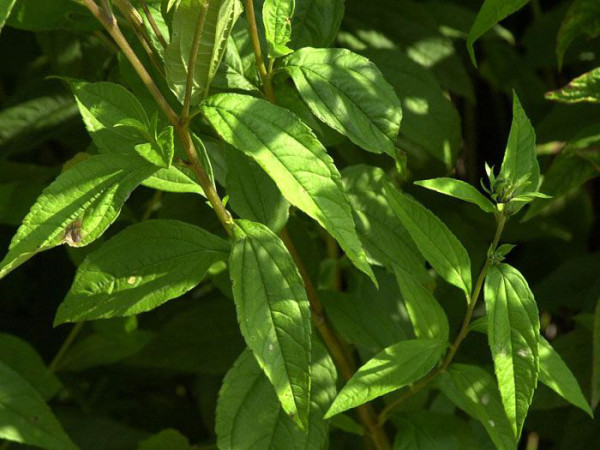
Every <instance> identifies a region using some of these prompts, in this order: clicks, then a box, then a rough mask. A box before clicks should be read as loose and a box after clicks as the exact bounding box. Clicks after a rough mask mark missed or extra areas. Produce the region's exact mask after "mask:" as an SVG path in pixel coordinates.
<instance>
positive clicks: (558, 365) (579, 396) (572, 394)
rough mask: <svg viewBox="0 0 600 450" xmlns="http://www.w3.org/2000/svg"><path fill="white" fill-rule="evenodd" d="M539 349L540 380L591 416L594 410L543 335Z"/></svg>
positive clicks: (569, 371)
mask: <svg viewBox="0 0 600 450" xmlns="http://www.w3.org/2000/svg"><path fill="white" fill-rule="evenodd" d="M539 350H540V381H541V382H542V383H544V384H545V385H546V386H548V387H549V388H550V389H552V390H553V391H554V392H556V393H557V394H558V395H560V396H561V397H562V398H564V399H565V400H566V401H568V402H569V403H571V404H573V405H575V406H577V407H578V408H580V409H581V410H582V411H584V412H586V413H587V414H588V415H589V416H590V417H592V418H593V417H594V412H593V411H592V409H591V408H590V404H589V403H588V401H587V400H586V398H585V396H584V395H583V393H582V392H581V388H580V387H579V383H578V382H577V379H576V378H575V376H574V375H573V373H572V372H571V370H570V369H569V368H568V367H567V365H566V364H565V362H564V361H563V360H562V358H561V357H560V355H559V354H558V353H557V351H556V350H554V348H552V346H551V345H550V343H549V342H548V341H547V340H546V339H545V338H544V337H543V336H541V337H540V348H539Z"/></svg>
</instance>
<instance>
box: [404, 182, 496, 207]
mask: <svg viewBox="0 0 600 450" xmlns="http://www.w3.org/2000/svg"><path fill="white" fill-rule="evenodd" d="M415 184H417V185H419V186H422V187H424V188H427V189H431V190H432V191H436V192H440V193H442V194H446V195H449V196H450V197H455V198H459V199H461V200H464V201H465V202H469V203H473V204H474V205H477V206H479V207H480V208H481V209H482V210H483V211H485V212H488V213H493V212H494V211H495V210H496V208H495V207H494V204H493V203H492V202H491V200H490V199H488V198H487V197H486V196H484V195H483V194H482V193H481V192H479V191H478V190H477V189H476V188H475V187H474V186H471V185H470V184H469V183H465V182H464V181H460V180H456V179H454V178H433V179H431V180H422V181H416V182H415Z"/></svg>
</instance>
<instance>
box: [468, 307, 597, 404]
mask: <svg viewBox="0 0 600 450" xmlns="http://www.w3.org/2000/svg"><path fill="white" fill-rule="evenodd" d="M469 330H471V331H476V332H478V333H484V334H487V332H488V318H487V316H483V317H480V318H479V319H477V320H474V321H473V322H471V325H470V326H469ZM539 354H540V375H539V381H540V382H542V383H544V384H545V385H546V386H548V387H549V388H550V389H552V390H553V391H554V392H556V393H557V394H558V395H560V396H561V397H562V398H564V399H565V400H566V401H568V402H569V403H571V404H573V405H575V406H577V407H578V408H580V409H581V410H582V411H585V412H586V413H587V414H589V415H590V416H593V412H592V410H591V408H590V405H589V403H588V402H587V400H586V399H585V396H584V395H583V393H582V392H581V388H580V387H579V383H578V382H577V379H576V378H575V376H574V375H573V373H572V372H571V370H570V369H569V368H568V367H567V365H566V364H565V362H564V361H563V360H562V358H561V357H560V355H559V354H558V352H557V351H556V350H554V348H553V347H552V346H551V345H550V343H549V342H548V341H547V340H546V339H545V338H544V337H543V336H540V346H539Z"/></svg>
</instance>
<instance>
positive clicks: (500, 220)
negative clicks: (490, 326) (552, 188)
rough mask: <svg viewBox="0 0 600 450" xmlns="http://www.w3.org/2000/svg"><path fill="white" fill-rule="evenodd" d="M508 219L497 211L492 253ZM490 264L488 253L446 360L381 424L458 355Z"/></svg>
mask: <svg viewBox="0 0 600 450" xmlns="http://www.w3.org/2000/svg"><path fill="white" fill-rule="evenodd" d="M506 220H507V216H506V215H505V214H504V213H502V212H500V211H498V212H497V213H496V234H495V235H494V239H493V240H492V243H491V245H490V250H489V253H490V255H491V254H492V253H493V252H494V251H495V250H496V248H497V247H498V243H499V242H500V237H501V236H502V231H503V230H504V225H505V224H506ZM490 264H491V257H490V256H489V255H488V257H487V258H486V260H485V263H484V265H483V267H482V268H481V271H480V272H479V277H477V281H476V282H475V287H474V288H473V291H472V293H471V295H470V296H469V304H468V306H467V312H466V313H465V317H464V319H463V322H462V325H461V327H460V330H459V331H458V334H457V335H456V339H454V342H453V343H452V344H450V348H449V349H448V352H447V353H446V356H445V358H444V360H443V361H442V363H441V364H440V365H439V366H438V367H437V368H436V369H435V370H433V371H431V372H429V374H428V375H427V376H426V377H425V378H423V379H421V380H420V381H418V382H416V383H415V384H413V385H412V386H411V387H410V389H408V390H406V391H405V392H404V393H403V394H402V395H401V396H400V397H398V398H397V399H396V400H394V401H393V402H391V403H390V404H389V405H387V406H386V407H385V408H384V409H383V410H382V411H381V414H379V425H380V426H383V424H385V422H386V421H387V419H388V418H389V416H390V414H391V413H392V411H393V410H394V409H395V408H396V407H398V406H399V405H400V404H401V403H403V402H404V401H405V400H406V399H408V398H410V397H412V396H413V395H415V394H416V393H418V392H420V391H421V390H423V389H424V388H425V387H427V386H428V385H429V383H430V382H431V381H432V380H433V379H435V378H437V376H438V375H440V374H442V373H443V372H444V371H445V370H446V369H447V368H448V366H449V365H450V363H451V362H452V360H453V359H454V356H455V355H456V352H457V351H458V348H459V347H460V345H461V344H462V342H463V341H464V339H465V338H466V337H467V334H469V325H470V324H471V318H472V317H473V311H475V306H476V305H477V301H478V300H479V295H480V293H481V288H482V287H483V282H484V281H485V277H486V275H487V272H488V269H489V268H490Z"/></svg>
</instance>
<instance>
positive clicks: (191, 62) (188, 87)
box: [180, 0, 210, 127]
mask: <svg viewBox="0 0 600 450" xmlns="http://www.w3.org/2000/svg"><path fill="white" fill-rule="evenodd" d="M209 3H210V0H206V2H205V3H204V6H203V8H202V11H200V14H199V15H198V22H197V23H196V29H195V30H194V40H193V41H192V48H191V50H190V57H189V59H188V73H187V79H186V81H185V98H184V99H183V111H182V112H181V120H180V121H181V122H182V123H183V124H184V126H186V127H187V126H188V119H189V115H190V102H191V101H192V91H193V90H194V72H195V70H196V59H197V58H198V49H199V48H200V40H201V38H202V32H203V31H204V22H205V20H206V13H207V11H208V7H209Z"/></svg>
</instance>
